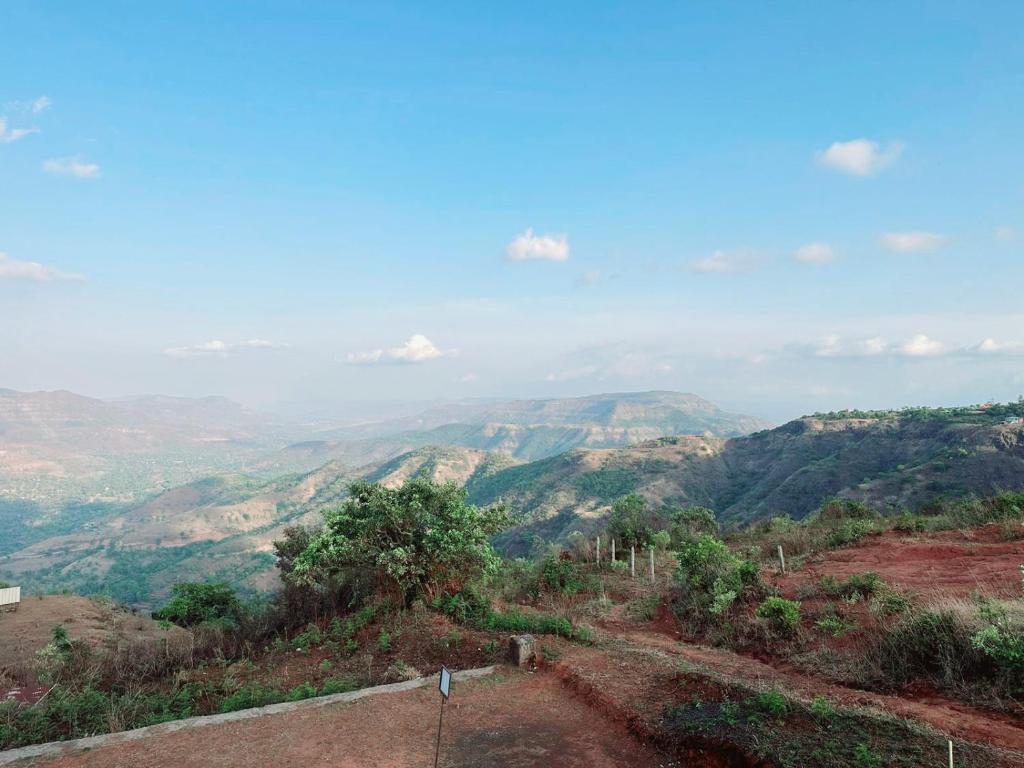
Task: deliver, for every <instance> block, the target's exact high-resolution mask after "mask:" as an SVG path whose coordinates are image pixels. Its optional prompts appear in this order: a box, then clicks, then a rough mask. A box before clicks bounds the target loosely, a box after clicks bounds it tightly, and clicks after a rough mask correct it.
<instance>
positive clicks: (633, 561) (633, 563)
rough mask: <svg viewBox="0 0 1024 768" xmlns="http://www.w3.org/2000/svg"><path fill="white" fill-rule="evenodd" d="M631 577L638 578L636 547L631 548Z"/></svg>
mask: <svg viewBox="0 0 1024 768" xmlns="http://www.w3.org/2000/svg"><path fill="white" fill-rule="evenodd" d="M629 575H630V576H632V577H633V578H634V579H635V578H636V545H635V544H634V545H631V546H630V547H629Z"/></svg>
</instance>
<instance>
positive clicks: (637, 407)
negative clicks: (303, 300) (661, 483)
mask: <svg viewBox="0 0 1024 768" xmlns="http://www.w3.org/2000/svg"><path fill="white" fill-rule="evenodd" d="M767 426H769V424H768V422H765V421H763V420H761V419H758V418H755V417H753V416H744V415H742V414H736V413H729V412H727V411H723V410H722V409H721V408H719V407H718V406H716V405H715V404H714V403H711V402H708V401H707V400H704V399H703V398H700V397H698V396H697V395H691V394H684V393H681V392H624V393H616V394H607V395H592V396H589V397H577V398H566V399H552V400H509V401H464V402H459V403H452V404H447V405H443V406H433V407H430V408H428V409H426V410H425V411H423V412H422V413H420V414H417V415H415V416H410V417H406V418H402V419H395V420H389V421H383V422H378V423H375V424H368V425H361V426H359V427H346V428H344V429H339V430H329V431H324V432H321V433H319V434H318V435H317V436H316V439H313V440H306V441H303V442H300V443H296V444H293V445H290V446H288V447H286V448H284V449H283V450H281V451H277V452H275V453H273V454H271V455H268V456H266V457H264V458H263V459H262V460H261V461H259V462H258V463H257V464H256V465H255V466H256V467H258V468H259V469H260V470H261V471H263V472H272V471H277V472H285V471H304V470H309V469H313V468H315V467H318V466H320V465H321V464H324V463H325V462H327V461H340V462H343V463H344V464H347V465H349V466H360V465H363V464H368V463H372V462H377V461H385V460H387V459H391V458H394V457H396V456H400V455H402V454H404V453H407V452H409V451H413V450H416V449H417V448H422V447H424V446H428V445H456V446H462V447H464V448H474V449H478V450H484V451H495V452H499V453H503V454H507V455H509V456H512V457H515V458H518V459H525V460H528V461H532V460H534V459H541V458H544V457H547V456H554V455H555V454H558V453H562V452H563V451H567V450H570V449H572V448H612V447H617V446H623V445H632V444H634V443H639V442H642V441H644V440H651V439H653V438H656V437H662V436H666V435H709V436H718V437H735V436H738V435H745V434H748V433H750V432H754V431H756V430H759V429H764V428H765V427H767ZM367 432H373V434H370V435H367V434H366V433H367Z"/></svg>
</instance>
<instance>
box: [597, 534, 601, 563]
mask: <svg viewBox="0 0 1024 768" xmlns="http://www.w3.org/2000/svg"><path fill="white" fill-rule="evenodd" d="M597 567H598V568H600V567H601V537H600V536H598V537H597Z"/></svg>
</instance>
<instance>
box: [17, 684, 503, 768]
mask: <svg viewBox="0 0 1024 768" xmlns="http://www.w3.org/2000/svg"><path fill="white" fill-rule="evenodd" d="M497 668H498V667H497V665H492V666H490V667H480V668H479V669H464V670H461V671H459V672H453V673H452V680H454V681H455V682H462V681H464V680H473V679H476V678H479V677H486V676H487V675H490V674H492V673H493V672H494V671H495V670H496V669H497ZM436 681H437V677H436V676H434V675H431V676H430V677H417V678H416V679H415V680H407V681H405V682H402V683H391V684H389V685H376V686H374V687H372V688H361V689H359V690H358V691H349V692H348V693H335V694H333V695H331V696H319V697H317V698H313V699H304V700H303V701H293V702H285V703H283V704H270V705H269V706H266V707H255V708H253V709H242V710H239V711H238V712H228V713H227V714H224V715H206V716H204V717H190V718H187V719H185V720H173V721H171V722H169V723H160V724H159V725H149V726H146V727H145V728H136V729H135V730H132V731H120V732H118V733H104V734H101V735H99V736H88V737H86V738H84V739H73V740H70V741H51V742H48V743H47V744H33V745H32V746H30V747H20V748H18V749H8V750H6V751H4V752H0V765H11V764H12V763H15V762H17V761H19V760H28V759H31V758H36V757H60V756H62V755H65V754H68V753H71V752H77V751H79V750H84V749H95V748H97V747H105V746H110V745H113V744H121V743H124V742H127V741H138V740H139V739H145V738H148V737H149V736H158V735H161V734H166V733H175V732H177V731H186V730H192V729H193V728H205V727H206V726H208V725H218V724H220V723H235V722H238V721H240V720H250V719H252V718H256V717H265V716H267V715H281V714H285V713H287V712H296V711H299V710H303V709H317V708H319V707H327V706H330V705H331V704H347V703H348V702H351V701H356V700H358V699H364V698H366V697H368V696H376V695H377V694H381V693H401V692H403V691H412V690H415V689H416V688H422V687H424V686H425V685H428V684H430V683H435V682H436Z"/></svg>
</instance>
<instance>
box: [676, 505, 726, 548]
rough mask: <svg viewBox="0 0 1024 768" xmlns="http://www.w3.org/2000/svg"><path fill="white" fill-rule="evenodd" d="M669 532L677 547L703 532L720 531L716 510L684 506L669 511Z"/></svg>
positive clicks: (713, 533) (712, 532)
mask: <svg viewBox="0 0 1024 768" xmlns="http://www.w3.org/2000/svg"><path fill="white" fill-rule="evenodd" d="M669 533H670V534H671V535H672V543H673V544H674V545H676V546H677V547H678V546H680V545H681V544H683V542H686V541H689V540H690V539H692V538H693V537H694V536H699V535H700V534H702V533H707V534H710V535H712V536H713V535H715V534H716V533H718V520H717V519H715V511H714V510H713V509H708V508H707V507H700V506H696V507H683V508H681V509H673V510H671V511H670V512H669Z"/></svg>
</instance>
